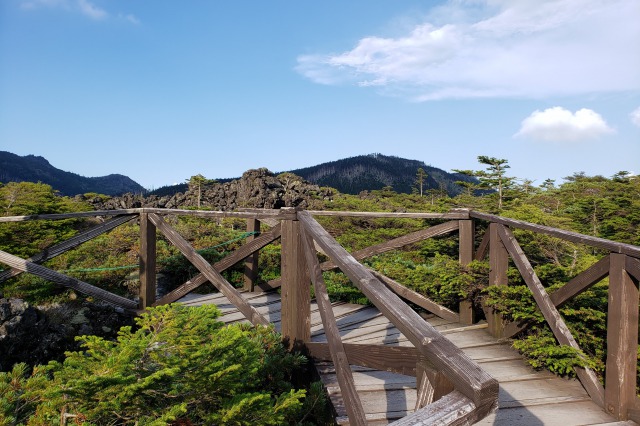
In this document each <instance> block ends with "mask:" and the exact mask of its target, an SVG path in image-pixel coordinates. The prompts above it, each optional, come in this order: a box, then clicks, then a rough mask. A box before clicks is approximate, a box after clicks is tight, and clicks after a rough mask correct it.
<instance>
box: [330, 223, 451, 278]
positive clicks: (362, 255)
mask: <svg viewBox="0 0 640 426" xmlns="http://www.w3.org/2000/svg"><path fill="white" fill-rule="evenodd" d="M458 222H459V221H457V220H452V221H449V222H445V223H441V224H439V225H435V226H432V227H430V228H427V229H421V230H419V231H416V232H412V233H410V234H406V235H403V236H401V237H398V238H394V239H392V240H389V241H385V242H383V243H380V244H376V245H373V246H370V247H367V248H364V249H362V250H358V251H356V252H353V253H351V256H353V257H354V258H355V259H357V260H362V259H366V258H367V257H371V256H374V255H377V254H380V253H385V252H388V251H390V250H395V249H397V248H400V247H404V246H406V245H409V244H414V243H417V242H419V241H423V240H426V239H429V238H433V237H436V236H438V235H444V234H448V233H450V232H453V231H456V230H458ZM320 267H321V268H322V270H323V271H327V270H329V269H334V268H336V267H337V266H336V264H335V263H333V262H332V261H330V260H329V261H327V262H323V263H322V264H321V265H320Z"/></svg>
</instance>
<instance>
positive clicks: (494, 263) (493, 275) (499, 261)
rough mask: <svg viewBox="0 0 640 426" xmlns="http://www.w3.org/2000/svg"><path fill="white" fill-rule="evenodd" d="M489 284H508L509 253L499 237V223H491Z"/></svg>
mask: <svg viewBox="0 0 640 426" xmlns="http://www.w3.org/2000/svg"><path fill="white" fill-rule="evenodd" d="M489 268H490V269H489V285H507V269H508V268H509V255H508V253H507V250H506V248H505V246H504V243H503V241H502V240H501V239H500V238H499V237H498V224H496V223H491V224H489Z"/></svg>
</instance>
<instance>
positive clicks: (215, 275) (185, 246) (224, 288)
mask: <svg viewBox="0 0 640 426" xmlns="http://www.w3.org/2000/svg"><path fill="white" fill-rule="evenodd" d="M149 220H151V222H152V223H153V224H154V225H155V226H156V227H157V228H158V229H159V230H160V232H162V233H163V234H164V236H165V237H167V239H168V240H169V241H171V243H172V244H173V245H175V246H176V247H177V248H178V250H180V252H181V253H182V254H183V255H184V256H185V257H186V258H187V259H188V260H189V261H190V262H191V263H192V264H193V266H195V267H196V268H197V269H198V270H199V271H200V272H201V273H202V274H203V275H204V276H205V277H206V278H207V279H208V280H209V282H211V284H213V285H214V286H215V287H216V288H217V289H218V290H219V291H220V292H222V293H224V295H225V296H227V298H228V299H229V301H230V302H231V303H233V304H234V305H236V306H237V307H238V309H239V310H240V311H241V312H242V313H243V314H244V315H245V317H246V318H247V319H248V320H249V321H251V323H252V324H254V325H256V324H260V325H268V324H269V321H268V320H267V319H266V318H264V317H263V316H262V315H260V314H259V313H258V311H256V309H255V308H254V307H253V306H251V305H250V304H248V303H247V302H246V301H245V300H244V299H243V298H242V296H241V295H240V293H239V292H238V290H236V289H235V288H233V286H232V285H231V284H229V282H228V281H227V280H225V279H224V277H223V276H222V275H220V273H219V272H218V271H216V270H215V269H213V267H212V266H211V265H210V264H209V262H207V261H206V260H205V259H204V258H203V257H202V256H200V254H198V252H196V251H195V250H194V248H193V247H191V245H190V244H189V243H188V242H187V240H185V239H184V238H183V237H182V236H181V235H180V234H179V233H178V232H176V230H175V229H173V228H172V227H171V226H169V225H168V224H167V223H166V222H165V221H164V219H162V218H161V217H160V216H158V215H156V214H153V213H150V214H149Z"/></svg>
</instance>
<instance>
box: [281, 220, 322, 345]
mask: <svg viewBox="0 0 640 426" xmlns="http://www.w3.org/2000/svg"><path fill="white" fill-rule="evenodd" d="M280 241H281V244H282V254H281V259H282V260H281V264H280V265H281V266H280V268H281V270H282V288H281V294H282V322H281V324H282V334H283V335H284V337H285V338H289V344H290V345H295V344H296V342H299V343H302V342H308V341H309V340H310V339H311V311H310V302H311V282H312V281H313V280H312V279H310V278H309V272H308V271H307V268H308V266H307V264H306V261H305V248H306V247H305V242H304V240H303V237H302V234H301V230H300V222H298V221H297V220H284V221H282V236H281V238H280ZM307 257H308V256H307ZM312 278H313V277H312ZM317 297H318V296H317V293H316V298H317ZM327 297H328V296H327ZM318 304H319V303H318ZM330 306H331V305H330V304H329V307H330ZM329 309H330V308H329ZM332 313H333V312H332ZM323 323H324V321H323ZM325 327H326V324H325Z"/></svg>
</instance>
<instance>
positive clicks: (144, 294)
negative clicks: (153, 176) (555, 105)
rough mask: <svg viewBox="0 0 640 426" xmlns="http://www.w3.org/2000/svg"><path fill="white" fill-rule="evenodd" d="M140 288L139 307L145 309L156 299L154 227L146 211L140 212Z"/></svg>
mask: <svg viewBox="0 0 640 426" xmlns="http://www.w3.org/2000/svg"><path fill="white" fill-rule="evenodd" d="M139 256H140V289H139V291H138V295H139V298H140V300H139V302H138V304H139V307H140V309H145V308H147V307H148V306H151V305H152V304H153V303H154V302H155V301H156V227H155V226H154V225H153V223H151V221H150V220H149V214H148V213H142V214H140V253H139Z"/></svg>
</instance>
